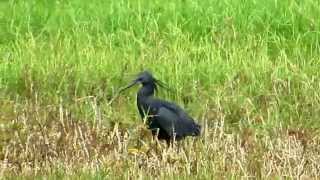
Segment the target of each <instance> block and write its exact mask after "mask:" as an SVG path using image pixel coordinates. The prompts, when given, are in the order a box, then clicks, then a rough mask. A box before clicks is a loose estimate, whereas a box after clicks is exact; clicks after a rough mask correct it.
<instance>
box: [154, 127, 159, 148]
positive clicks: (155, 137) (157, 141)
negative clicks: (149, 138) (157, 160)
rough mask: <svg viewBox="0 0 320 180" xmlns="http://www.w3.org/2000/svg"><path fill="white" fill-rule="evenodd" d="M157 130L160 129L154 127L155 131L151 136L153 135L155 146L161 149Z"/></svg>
mask: <svg viewBox="0 0 320 180" xmlns="http://www.w3.org/2000/svg"><path fill="white" fill-rule="evenodd" d="M159 131H160V129H159V128H157V129H156V133H155V135H154V136H153V137H154V140H155V141H156V147H157V148H158V147H160V149H161V144H160V143H159V139H158V136H159Z"/></svg>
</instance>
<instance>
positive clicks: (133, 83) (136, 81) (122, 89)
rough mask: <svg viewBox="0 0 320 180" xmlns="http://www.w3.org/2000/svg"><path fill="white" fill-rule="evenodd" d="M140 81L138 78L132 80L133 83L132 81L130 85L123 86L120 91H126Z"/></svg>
mask: <svg viewBox="0 0 320 180" xmlns="http://www.w3.org/2000/svg"><path fill="white" fill-rule="evenodd" d="M138 82H139V81H138V80H134V81H132V83H130V84H129V85H128V86H126V87H124V88H121V89H120V90H119V92H122V91H124V90H126V89H129V88H131V87H132V86H134V85H136V84H137V83H138Z"/></svg>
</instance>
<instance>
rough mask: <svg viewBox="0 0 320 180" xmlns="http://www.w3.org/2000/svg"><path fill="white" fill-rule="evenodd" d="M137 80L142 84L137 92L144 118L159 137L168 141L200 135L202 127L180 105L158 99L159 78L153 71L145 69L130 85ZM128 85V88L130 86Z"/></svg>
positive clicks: (140, 110)
mask: <svg viewBox="0 0 320 180" xmlns="http://www.w3.org/2000/svg"><path fill="white" fill-rule="evenodd" d="M137 82H140V83H141V84H142V87H141V88H140V90H139V92H138V94H137V106H138V110H139V114H140V116H141V118H142V119H146V120H147V125H148V128H149V129H150V130H151V131H152V134H153V135H157V137H158V139H159V140H161V139H163V140H166V141H167V142H170V141H172V140H173V139H175V140H181V139H183V138H184V137H186V136H198V135H200V131H201V127H200V125H198V124H196V123H195V122H194V120H193V119H192V118H191V117H190V116H189V115H188V114H187V113H186V112H185V111H184V110H183V109H182V108H180V107H179V106H177V105H176V104H174V103H171V102H168V101H164V100H161V99H157V98H155V97H154V93H155V91H156V90H157V82H158V81H157V80H156V79H154V78H153V76H152V75H151V73H149V72H147V71H144V72H142V73H140V75H139V76H138V78H137V79H136V80H135V81H134V83H132V84H131V85H129V86H128V87H131V86H133V85H134V84H136V83H137ZM128 87H127V88H128Z"/></svg>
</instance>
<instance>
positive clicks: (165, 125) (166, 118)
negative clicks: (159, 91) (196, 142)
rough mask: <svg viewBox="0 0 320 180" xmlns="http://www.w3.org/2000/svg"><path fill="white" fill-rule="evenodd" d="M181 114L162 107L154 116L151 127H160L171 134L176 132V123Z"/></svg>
mask: <svg viewBox="0 0 320 180" xmlns="http://www.w3.org/2000/svg"><path fill="white" fill-rule="evenodd" d="M178 119H179V116H178V115H177V114H176V113H174V112H172V111H170V109H167V108H165V107H160V108H159V109H158V112H157V113H156V114H155V116H154V120H153V122H152V124H151V128H160V129H161V130H164V131H165V132H166V133H167V134H168V135H169V136H172V135H173V132H175V131H176V130H175V123H176V121H177V120H178Z"/></svg>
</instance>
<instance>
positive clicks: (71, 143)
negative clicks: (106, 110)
mask: <svg viewBox="0 0 320 180" xmlns="http://www.w3.org/2000/svg"><path fill="white" fill-rule="evenodd" d="M1 106H2V108H3V109H4V108H6V110H3V111H2V112H1V118H2V123H1V131H0V133H1V134H0V137H1V152H0V158H1V163H0V167H1V171H0V175H1V176H2V177H4V176H5V177H8V176H12V175H14V176H17V175H18V176H36V175H50V174H51V175H52V174H55V173H57V172H63V173H62V174H63V175H64V176H66V175H71V176H72V175H76V174H77V173H80V172H90V173H93V174H94V173H103V174H104V175H105V176H106V177H113V178H130V177H136V178H143V177H159V178H163V177H172V178H173V177H183V178H194V177H197V178H212V177H215V178H227V177H228V178H230V177H237V178H239V177H245V178H248V177H258V178H261V177H269V178H270V179H272V178H274V177H288V178H307V179H308V178H316V177H318V176H320V165H319V162H320V139H319V136H318V135H317V134H316V133H315V132H312V131H310V130H303V129H285V128H279V129H274V130H272V132H267V131H265V132H264V131H259V133H258V132H257V130H255V129H254V128H250V127H247V128H241V129H240V130H235V131H232V129H230V128H228V127H226V124H225V123H224V116H223V113H222V112H221V113H216V117H215V119H216V120H215V121H214V123H211V124H208V123H206V118H207V117H206V116H204V117H203V119H202V121H203V122H204V125H203V133H202V136H201V137H200V138H198V139H192V138H188V139H186V140H185V141H183V142H182V143H180V144H179V143H178V144H174V146H173V147H170V148H168V147H166V144H165V143H157V142H156V141H155V140H153V139H152V138H151V135H150V133H149V131H148V130H146V129H145V127H144V125H143V124H142V123H141V124H139V125H137V126H134V127H129V128H126V127H122V126H121V125H120V124H118V123H116V124H114V125H112V126H107V125H105V124H104V123H103V122H104V121H107V119H103V118H102V117H101V116H100V115H99V113H97V114H96V115H97V117H96V120H95V121H91V122H90V123H89V121H86V122H85V121H80V120H76V119H75V118H74V117H73V115H72V113H71V112H70V111H69V110H67V109H65V108H64V107H63V106H62V105H58V106H41V105H39V104H37V103H36V104H33V103H27V102H26V103H25V104H23V105H21V104H20V105H16V104H14V103H13V102H3V103H2V105H1ZM92 107H93V108H94V107H95V108H97V106H92ZM98 111H99V110H97V111H96V112H98ZM6 113H7V114H6ZM9 114H11V116H9ZM12 114H13V115H12ZM219 114H220V115H219ZM261 132H264V133H261Z"/></svg>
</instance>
